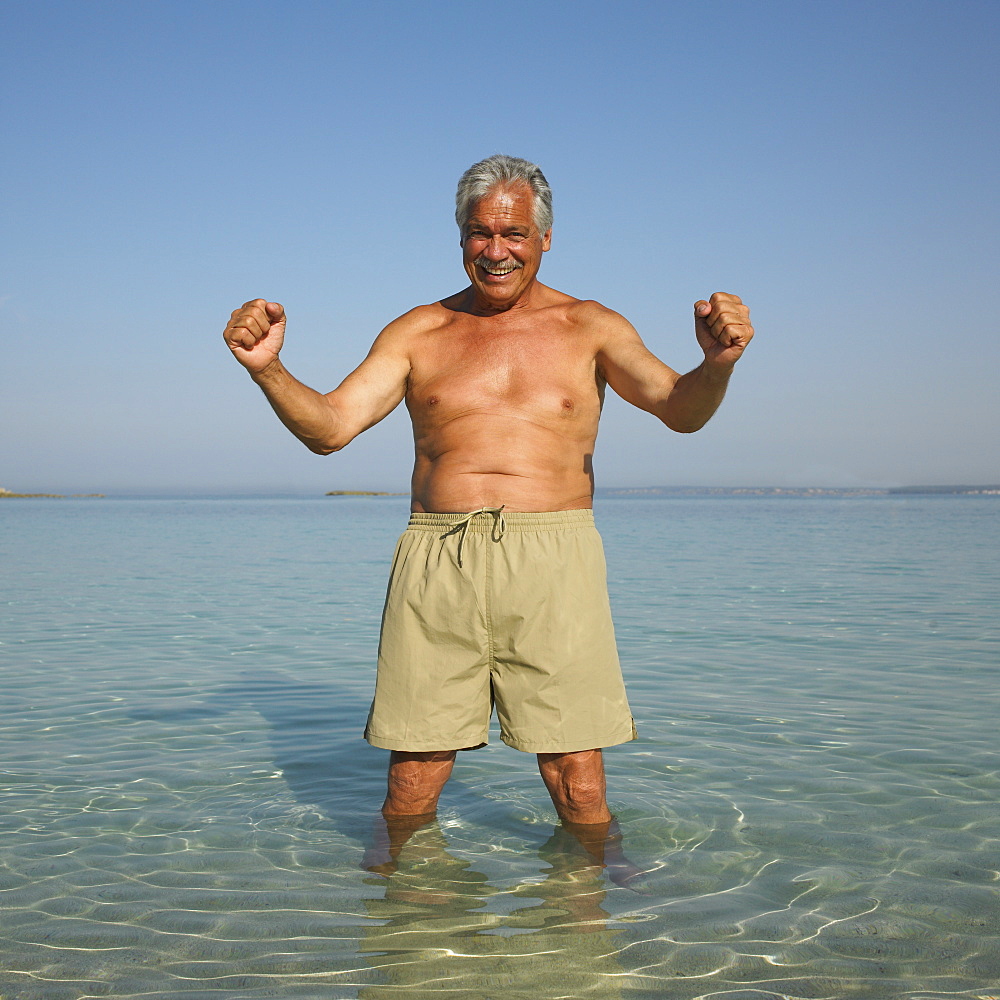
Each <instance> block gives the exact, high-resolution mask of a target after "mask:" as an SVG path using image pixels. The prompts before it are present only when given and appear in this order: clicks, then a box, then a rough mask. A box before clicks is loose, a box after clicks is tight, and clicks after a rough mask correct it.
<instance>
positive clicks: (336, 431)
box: [225, 155, 753, 836]
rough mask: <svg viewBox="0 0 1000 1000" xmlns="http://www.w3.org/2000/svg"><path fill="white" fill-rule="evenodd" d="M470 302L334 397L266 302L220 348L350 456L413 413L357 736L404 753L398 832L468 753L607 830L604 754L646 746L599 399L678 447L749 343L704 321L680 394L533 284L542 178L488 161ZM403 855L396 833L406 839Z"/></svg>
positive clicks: (455, 305)
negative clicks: (613, 593) (397, 411)
mask: <svg viewBox="0 0 1000 1000" xmlns="http://www.w3.org/2000/svg"><path fill="white" fill-rule="evenodd" d="M456 201H457V210H456V220H457V222H458V225H459V229H460V233H461V240H460V243H461V247H462V258H463V265H464V267H465V272H466V274H467V275H468V277H469V282H470V284H469V286H468V287H467V288H465V289H463V290H462V291H460V292H458V293H457V294H455V295H452V296H450V297H449V298H446V299H443V300H441V301H440V302H435V303H433V304H432V305H424V306H418V307H417V308H416V309H413V310H411V311H410V312H408V313H406V314H405V315H403V316H401V317H400V318H399V319H397V320H394V321H393V322H392V323H390V324H389V325H388V326H387V327H386V328H385V329H384V330H383V331H382V332H381V333H380V334H379V336H378V338H377V339H376V340H375V343H374V344H373V346H372V348H371V351H370V352H369V354H368V356H367V358H366V359H365V360H364V361H363V362H362V364H361V365H360V366H359V367H358V368H357V369H356V370H355V371H354V372H353V373H351V374H350V375H348V377H347V378H346V379H345V380H344V381H343V382H342V383H341V385H340V386H339V387H338V388H336V389H335V390H333V391H332V392H329V393H327V394H325V395H323V394H320V393H319V392H316V391H314V390H313V389H310V388H308V387H307V386H305V385H303V384H302V383H301V382H298V381H297V380H296V379H294V378H293V377H292V376H291V375H290V374H289V373H288V371H287V370H286V369H285V368H284V366H283V365H282V363H281V361H280V358H279V351H280V349H281V346H282V342H283V339H284V332H285V313H284V310H283V308H282V307H281V305H279V304H278V303H276V302H267V301H265V300H264V299H255V300H253V301H251V302H248V303H246V304H245V305H244V306H242V307H241V308H239V309H237V310H235V311H234V312H233V314H232V318H231V319H230V321H229V323H228V325H227V326H226V330H225V339H226V342H227V344H228V345H229V347H230V349H231V350H232V352H233V354H234V355H235V356H236V359H237V360H238V361H239V362H240V363H241V364H242V365H243V366H244V367H245V368H246V369H247V370H248V371H249V372H250V374H251V376H252V378H253V380H254V381H255V382H256V383H257V384H258V385H259V386H260V387H261V389H262V390H263V391H264V393H265V395H266V396H267V399H268V401H269V402H270V404H271V406H272V407H273V408H274V410H275V412H276V413H277V415H278V417H279V418H280V419H281V421H282V422H283V423H284V424H285V426H286V427H287V428H288V429H289V430H290V431H291V432H292V433H293V434H294V435H295V436H296V437H298V438H299V440H301V441H302V442H303V443H304V444H305V445H306V446H307V447H308V448H310V450H312V451H314V452H316V453H317V454H321V455H328V454H330V453H332V452H335V451H339V450H340V449H341V448H344V447H345V446H346V445H347V444H348V443H350V441H352V440H353V439H354V438H355V437H356V436H357V435H358V434H360V433H361V432H362V431H364V430H366V429H367V428H369V427H371V426H372V425H373V424H376V423H378V421H379V420H381V419H382V418H383V417H385V416H386V415H387V414H388V413H389V412H390V411H391V410H392V409H393V408H394V407H395V406H396V405H397V404H398V403H399V402H400V401H402V400H405V401H406V405H407V408H408V410H409V412H410V417H411V419H412V422H413V432H414V439H415V446H416V447H415V450H416V458H415V463H414V468H413V479H412V503H411V510H412V512H413V513H412V516H411V519H410V526H409V527H408V528H407V531H406V532H405V533H404V535H403V537H402V538H401V539H400V544H399V546H398V548H397V553H396V558H395V559H394V561H393V570H392V577H391V580H390V588H389V593H388V597H387V600H386V607H385V614H384V619H383V627H382V639H381V642H380V644H379V663H378V678H377V681H376V693H375V699H374V702H373V705H372V711H371V715H370V716H369V721H368V727H367V729H366V731H365V737H366V739H368V741H369V742H370V743H372V744H373V745H375V746H380V747H383V748H385V749H389V750H391V751H392V754H391V759H390V764H389V777H388V792H387V795H386V799H385V803H384V805H383V807H382V812H383V815H384V816H385V817H386V819H387V820H392V821H395V822H396V824H397V827H400V826H401V827H402V828H403V829H404V830H405V829H413V828H415V825H416V824H417V823H419V822H420V821H421V819H422V818H424V817H427V816H429V815H431V814H433V813H434V811H435V809H436V807H437V801H438V797H439V795H440V793H441V789H442V788H443V786H444V783H445V782H446V781H447V779H448V776H449V775H450V773H451V770H452V766H453V764H454V760H455V756H456V751H458V750H460V749H471V748H474V747H476V746H481V745H483V744H484V743H485V740H486V729H487V726H488V722H489V718H490V714H491V708H492V704H493V702H494V701H495V704H496V708H497V715H498V718H499V721H500V725H501V735H502V738H503V740H504V741H505V742H507V743H509V744H510V745H512V746H514V747H516V748H518V749H522V750H525V751H528V752H533V753H536V754H537V757H538V766H539V770H540V772H541V775H542V778H543V780H544V782H545V785H546V787H547V789H548V791H549V794H550V795H551V797H552V800H553V803H554V805H555V807H556V811H557V812H558V814H559V816H560V818H561V819H562V820H563V822H564V823H567V824H570V825H572V826H573V827H577V828H578V827H580V826H581V825H582V826H584V827H593V828H594V829H599V828H606V827H607V824H609V823H610V821H611V814H610V812H609V811H608V806H607V802H606V799H605V780H604V767H603V760H602V748H603V747H605V746H609V745H613V744H616V743H624V742H627V741H628V740H631V739H633V738H634V737H635V729H634V726H633V724H632V717H631V714H630V712H629V709H628V704H627V701H626V699H625V691H624V687H623V685H622V681H621V671H620V668H619V665H618V658H617V653H616V652H615V646H614V635H613V631H612V626H611V620H610V612H609V610H608V601H607V590H606V584H605V570H604V561H603V552H602V550H601V545H600V539H599V537H598V536H597V533H596V530H595V529H594V526H593V515H592V511H591V507H592V499H593V489H594V484H593V475H592V465H591V459H592V455H593V450H594V442H595V440H596V436H597V426H598V420H599V417H600V413H601V406H602V403H603V398H604V389H605V386H606V385H610V386H611V387H612V388H613V389H614V390H615V391H616V392H617V393H618V394H619V395H620V396H622V397H624V398H625V399H626V400H628V401H629V402H630V403H633V404H634V405H635V406H638V407H640V408H641V409H643V410H646V411H648V412H649V413H652V414H654V415H655V416H657V417H659V419H660V420H661V421H663V423H664V424H666V425H667V426H668V427H669V428H671V429H672V430H675V431H679V432H682V433H687V432H691V431H696V430H698V429H699V428H700V427H702V426H703V425H704V424H705V423H706V421H708V420H709V418H710V417H711V416H712V414H713V413H714V412H715V411H716V409H717V408H718V406H719V404H720V403H721V402H722V398H723V395H724V393H725V391H726V385H727V382H728V380H729V376H730V374H731V372H732V370H733V366H734V365H735V363H736V361H737V360H738V359H739V357H740V356H741V355H742V353H743V351H744V349H745V348H746V346H747V344H748V343H749V342H750V339H751V337H752V336H753V328H752V327H751V325H750V314H749V310H748V309H747V307H746V306H745V305H743V303H742V302H741V301H740V299H739V298H738V297H737V296H735V295H728V294H723V293H716V294H714V295H712V296H711V299H710V300H708V301H705V300H702V301H699V302H698V303H696V304H695V307H694V315H695V333H696V336H697V340H698V344H699V345H700V347H701V349H702V351H703V352H704V355H705V358H704V361H703V362H702V363H701V364H700V365H699V366H698V367H697V368H695V369H694V370H693V371H691V372H688V373H687V374H686V375H679V374H678V373H677V372H675V371H674V370H673V369H671V368H669V367H667V366H666V365H665V364H663V363H662V362H661V361H659V360H658V359H657V358H656V357H654V356H653V355H652V354H651V353H650V352H649V351H648V350H647V349H646V347H645V346H644V345H643V343H642V341H641V340H640V338H639V335H638V334H637V333H636V331H635V330H634V329H633V327H632V326H631V325H630V324H629V323H628V322H627V321H626V320H625V319H624V318H623V317H621V316H619V315H618V314H617V313H614V312H612V311H611V310H609V309H606V308H604V307H603V306H601V305H599V304H598V303H596V302H589V301H581V300H579V299H575V298H573V297H572V296H569V295H565V294H563V293H562V292H558V291H556V290H555V289H553V288H549V287H547V286H546V285H543V284H542V283H541V282H540V281H538V279H537V274H538V268H539V265H540V263H541V257H542V254H543V253H545V252H546V251H547V250H548V249H549V246H550V242H551V239H552V208H551V191H550V189H549V186H548V184H547V183H546V181H545V178H544V176H543V175H542V172H541V171H540V170H539V169H538V167H536V166H535V165H534V164H531V163H528V162H527V161H525V160H520V159H517V158H514V157H508V156H501V155H496V156H492V157H489V158H488V159H486V160H483V161H482V162H481V163H477V164H475V165H474V166H472V167H470V168H469V170H468V171H466V173H465V174H464V175H463V177H462V179H461V181H460V182H459V187H458V194H457V199H456ZM404 836H405V834H404Z"/></svg>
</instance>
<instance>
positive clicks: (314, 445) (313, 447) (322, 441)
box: [300, 438, 351, 455]
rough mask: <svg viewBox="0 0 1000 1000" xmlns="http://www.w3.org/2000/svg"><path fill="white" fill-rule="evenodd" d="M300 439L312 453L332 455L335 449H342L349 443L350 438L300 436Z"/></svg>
mask: <svg viewBox="0 0 1000 1000" xmlns="http://www.w3.org/2000/svg"><path fill="white" fill-rule="evenodd" d="M300 440H301V441H302V443H303V444H304V445H305V446H306V447H307V448H308V449H309V450H310V451H311V452H312V453H313V454H314V455H332V454H333V453H334V452H336V451H343V450H344V449H345V448H346V447H347V446H348V445H349V444H350V443H351V438H345V439H343V440H341V439H339V438H308V439H307V438H301V439H300Z"/></svg>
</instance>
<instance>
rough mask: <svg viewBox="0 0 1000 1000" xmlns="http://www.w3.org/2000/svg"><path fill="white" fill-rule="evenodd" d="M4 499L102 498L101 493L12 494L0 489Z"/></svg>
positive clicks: (1, 498)
mask: <svg viewBox="0 0 1000 1000" xmlns="http://www.w3.org/2000/svg"><path fill="white" fill-rule="evenodd" d="M5 497H9V498H10V499H19V500H33V499H39V498H42V499H48V500H85V499H90V498H103V497H104V494H103V493H14V492H12V491H11V490H5V489H3V488H2V487H0V500H3V499H4V498H5Z"/></svg>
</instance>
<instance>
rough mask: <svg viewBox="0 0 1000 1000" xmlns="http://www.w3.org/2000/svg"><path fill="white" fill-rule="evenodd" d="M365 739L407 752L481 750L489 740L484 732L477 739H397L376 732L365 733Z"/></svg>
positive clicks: (386, 747) (387, 748)
mask: <svg viewBox="0 0 1000 1000" xmlns="http://www.w3.org/2000/svg"><path fill="white" fill-rule="evenodd" d="M365 740H367V742H368V743H370V744H371V745H372V746H373V747H378V748H379V749H380V750H402V751H404V752H407V753H434V752H437V751H449V750H479V749H480V748H481V747H484V746H486V745H487V744H488V743H489V740H488V739H487V738H486V735H485V734H484V735H483V737H482V739H479V740H476V739H473V740H461V739H460V740H457V741H456V740H396V739H393V738H392V737H391V736H376V735H375V734H374V733H369V732H366V733H365Z"/></svg>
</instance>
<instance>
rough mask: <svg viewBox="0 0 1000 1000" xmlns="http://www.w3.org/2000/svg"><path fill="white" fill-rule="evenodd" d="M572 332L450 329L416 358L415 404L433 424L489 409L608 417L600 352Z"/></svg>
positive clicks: (410, 400) (543, 416)
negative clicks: (598, 371)
mask: <svg viewBox="0 0 1000 1000" xmlns="http://www.w3.org/2000/svg"><path fill="white" fill-rule="evenodd" d="M585 339H586V338H582V337H580V336H574V335H573V332H572V331H561V330H554V331H545V332H539V331H538V330H517V329H512V330H506V329H505V330H500V331H497V332H491V333H490V334H483V333H481V332H480V331H477V330H461V329H458V330H445V331H442V332H441V333H440V334H435V335H433V336H432V337H429V338H428V339H427V342H426V343H425V344H424V345H422V349H421V350H419V351H418V352H416V356H415V358H414V359H413V363H412V368H411V373H410V385H409V390H408V392H407V405H408V407H409V408H410V411H411V413H412V414H413V415H414V417H415V418H418V419H425V420H429V421H431V422H433V423H437V422H438V421H446V420H449V419H451V418H453V417H456V416H460V415H464V414H468V413H471V412H478V411H484V410H488V411H489V412H491V413H497V412H501V413H502V412H510V413H512V414H514V413H516V414H518V415H522V416H523V415H528V416H529V417H531V418H533V419H539V420H545V421H547V420H566V419H571V418H574V417H577V418H580V417H584V416H590V415H592V414H594V413H596V412H599V411H600V404H601V398H600V386H599V384H598V378H597V374H596V359H595V356H594V351H593V350H592V349H590V348H589V347H588V345H587V343H586V342H585Z"/></svg>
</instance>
